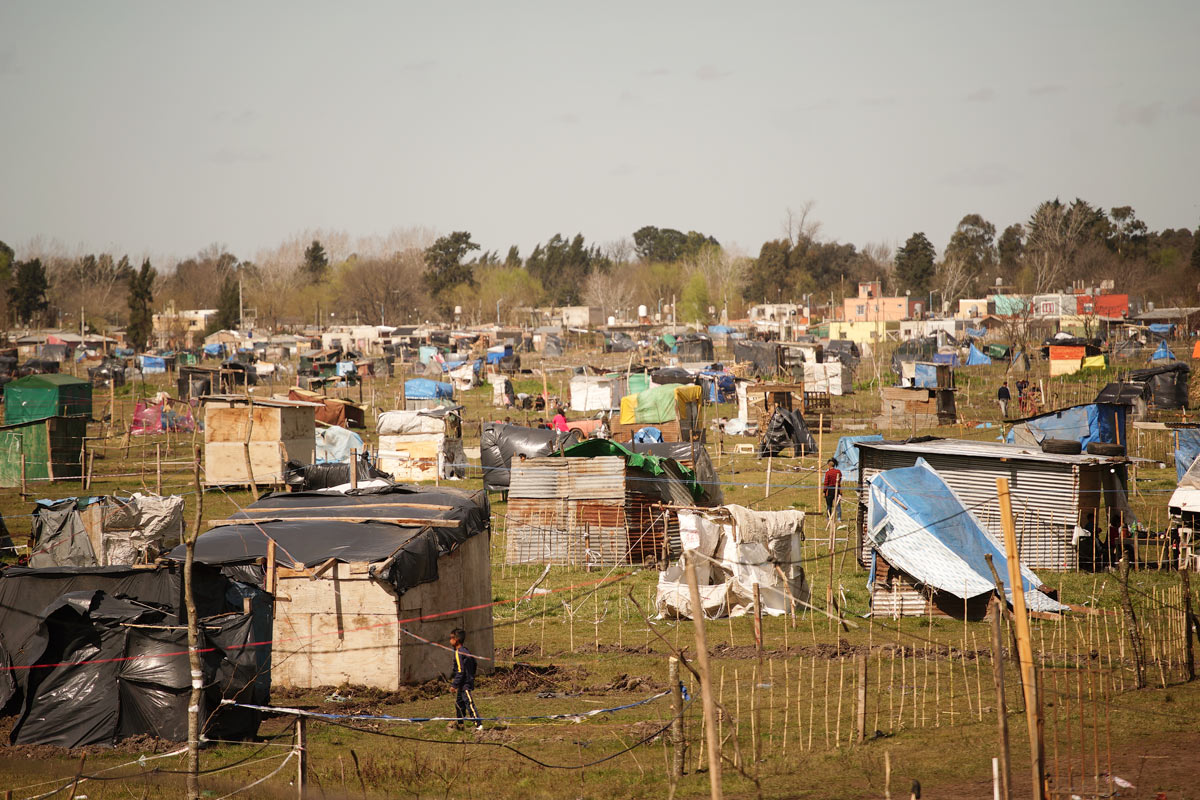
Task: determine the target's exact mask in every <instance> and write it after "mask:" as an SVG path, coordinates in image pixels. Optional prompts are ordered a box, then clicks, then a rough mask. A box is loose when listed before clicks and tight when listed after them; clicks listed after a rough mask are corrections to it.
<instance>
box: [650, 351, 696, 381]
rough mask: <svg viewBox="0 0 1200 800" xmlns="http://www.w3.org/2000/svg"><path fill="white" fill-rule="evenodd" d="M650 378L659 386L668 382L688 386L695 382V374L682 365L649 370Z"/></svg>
mask: <svg viewBox="0 0 1200 800" xmlns="http://www.w3.org/2000/svg"><path fill="white" fill-rule="evenodd" d="M710 357H711V354H710ZM697 360H699V359H697ZM650 380H652V381H654V383H656V384H657V385H659V386H665V385H666V384H668V383H675V384H681V385H684V386H688V385H691V384H694V383H695V382H696V376H695V375H693V374H692V373H690V372H688V371H687V370H686V369H684V368H682V367H660V368H659V369H652V370H650Z"/></svg>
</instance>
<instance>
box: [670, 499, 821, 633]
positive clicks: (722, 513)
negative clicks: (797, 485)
mask: <svg viewBox="0 0 1200 800" xmlns="http://www.w3.org/2000/svg"><path fill="white" fill-rule="evenodd" d="M679 537H680V540H681V542H682V544H683V549H684V551H685V553H695V554H696V557H697V561H696V563H697V569H696V578H697V581H698V582H699V583H700V595H701V598H700V604H701V605H702V606H703V607H704V614H705V616H706V617H708V618H710V619H711V618H714V617H721V616H731V617H737V616H741V615H743V614H746V613H748V612H750V611H751V610H753V602H754V586H755V584H757V585H758V589H759V597H760V599H761V601H762V611H763V613H764V614H770V615H776V616H777V615H780V614H786V613H787V612H788V609H789V607H790V605H791V602H790V601H791V599H795V600H797V601H802V602H807V601H808V584H807V582H806V581H805V578H804V569H803V567H802V566H801V563H800V552H801V551H800V547H801V542H802V541H803V539H804V512H803V511H791V510H788V511H753V510H751V509H749V508H745V507H744V506H737V505H728V506H719V507H717V508H714V509H709V510H705V511H680V512H679ZM781 572H782V575H781V574H780V573H781ZM654 605H655V608H656V610H657V611H658V614H659V616H660V617H676V618H681V619H691V617H692V607H691V596H690V594H689V591H688V586H687V581H686V577H685V575H684V572H683V569H682V566H681V564H674V565H672V566H670V567H669V568H668V569H667V570H666V571H665V572H663V573H662V574H661V575H660V576H659V580H658V594H657V597H656V598H655V601H654Z"/></svg>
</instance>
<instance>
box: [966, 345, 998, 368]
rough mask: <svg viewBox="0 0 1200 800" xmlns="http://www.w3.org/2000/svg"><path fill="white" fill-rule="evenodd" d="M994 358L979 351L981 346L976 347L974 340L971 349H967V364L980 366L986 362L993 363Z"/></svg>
mask: <svg viewBox="0 0 1200 800" xmlns="http://www.w3.org/2000/svg"><path fill="white" fill-rule="evenodd" d="M991 363H992V359H991V358H990V357H988V356H987V355H984V354H983V353H981V352H979V348H977V347H975V344H974V342H972V343H971V349H970V350H968V351H967V366H968V367H979V366H983V365H985V364H991Z"/></svg>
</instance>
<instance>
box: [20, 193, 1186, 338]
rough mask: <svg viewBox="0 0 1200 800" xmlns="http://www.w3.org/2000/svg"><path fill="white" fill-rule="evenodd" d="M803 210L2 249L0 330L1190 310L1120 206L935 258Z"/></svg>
mask: <svg viewBox="0 0 1200 800" xmlns="http://www.w3.org/2000/svg"><path fill="white" fill-rule="evenodd" d="M811 211H812V207H811V205H809V206H806V207H805V208H803V209H802V210H801V211H800V212H799V213H795V212H792V211H788V212H787V215H786V218H785V220H784V223H783V225H782V228H783V232H782V235H781V236H779V237H777V238H775V239H772V240H769V241H766V242H764V243H763V244H762V245H761V247H760V248H759V251H758V254H757V256H755V257H750V256H746V255H742V254H739V253H737V252H733V251H732V250H731V249H729V248H725V247H723V246H722V245H721V243H720V242H719V241H718V240H717V239H716V238H715V237H713V236H711V235H708V234H704V233H700V232H697V231H687V232H683V231H679V230H676V229H673V228H660V227H657V226H653V225H647V226H643V227H641V228H639V229H638V230H636V231H634V232H633V233H632V234H631V235H630V236H629V237H626V238H622V239H619V240H616V241H613V242H607V243H604V244H600V243H596V242H589V241H587V240H586V239H585V238H584V236H583V234H582V233H575V234H574V235H563V234H560V233H555V234H554V235H552V236H550V237H549V238H548V239H546V240H545V241H544V242H539V243H538V244H537V245H535V247H534V248H533V249H532V251H530V252H529V253H528V255H523V254H522V253H521V252H520V249H519V248H518V247H517V246H516V245H513V246H511V247H509V248H508V249H507V250H506V251H505V255H504V256H503V258H502V257H501V256H500V252H501V251H500V250H485V249H483V248H482V246H481V245H480V244H479V243H477V242H475V241H474V239H473V237H472V235H471V233H470V232H468V231H454V232H451V233H449V234H445V235H442V236H435V235H433V234H432V233H431V232H428V231H423V230H408V231H398V232H395V233H394V234H391V235H389V236H387V237H383V238H372V239H362V240H351V239H350V238H349V237H347V236H346V235H345V234H340V233H329V232H316V233H313V234H311V235H308V234H305V235H301V236H297V237H294V238H293V239H291V240H289V241H287V242H284V243H283V244H281V245H279V246H278V247H276V248H275V249H273V250H267V251H263V252H261V253H259V254H257V255H256V257H255V258H254V259H242V258H239V257H238V256H236V255H234V254H233V253H231V252H229V251H228V249H227V248H225V247H223V246H220V245H213V246H210V247H208V248H205V249H204V250H202V251H201V252H199V253H197V254H196V255H195V256H191V257H189V258H185V259H183V260H181V261H179V262H177V263H175V264H174V265H171V266H169V267H167V268H166V269H164V270H159V269H156V268H155V267H154V266H152V265H151V264H150V261H149V260H148V259H146V260H143V262H142V264H141V267H140V268H135V267H134V266H133V264H132V262H131V260H130V258H129V257H128V256H117V255H115V254H110V253H100V254H85V255H82V256H79V255H75V256H68V255H64V254H61V253H54V252H37V253H34V252H31V253H29V254H27V255H26V256H25V257H24V258H21V259H18V258H17V254H16V253H15V252H14V250H13V249H12V248H11V247H9V246H8V245H6V244H4V243H3V242H0V326H3V327H4V328H13V327H23V326H43V325H45V326H53V325H56V324H58V323H60V322H62V324H63V325H64V327H68V328H69V327H73V326H74V327H77V326H78V321H79V319H80V314H81V313H82V315H83V317H84V318H85V319H86V320H87V326H88V328H89V329H90V330H93V331H96V332H104V331H106V330H112V329H114V328H118V327H124V328H125V330H126V337H127V339H128V341H130V342H131V343H133V344H134V345H135V346H139V347H141V346H145V345H146V344H147V343H149V342H150V335H151V328H152V325H151V314H152V313H154V312H155V311H163V310H165V309H167V308H169V307H173V308H175V309H177V310H183V309H201V308H207V309H216V311H217V313H216V315H215V317H214V318H213V320H212V323H211V325H210V329H211V330H217V329H222V328H234V327H237V326H238V324H239V320H240V319H241V318H242V314H243V311H245V315H246V317H247V318H250V319H253V320H255V324H256V325H257V326H258V327H260V328H266V329H270V330H272V331H278V330H283V329H288V328H299V327H303V326H306V325H312V324H315V325H318V326H321V327H324V326H327V325H330V324H341V323H348V322H359V323H364V324H367V323H369V324H405V323H408V324H414V323H420V322H424V321H438V320H449V319H451V318H452V317H453V316H454V312H455V310H456V309H457V310H458V311H459V312H460V316H459V319H460V320H461V321H462V322H464V323H482V322H489V321H497V320H498V321H500V322H501V323H505V324H512V323H522V322H530V321H536V319H537V318H536V316H535V315H534V314H532V313H531V309H534V308H537V307H539V306H562V305H580V304H586V305H592V306H599V307H600V308H602V309H603V310H604V312H605V313H606V314H613V315H616V316H619V317H625V318H631V317H633V316H635V314H636V309H637V307H638V306H639V305H645V306H647V307H648V312H649V314H650V315H651V316H653V315H655V314H661V313H662V312H663V311H664V310H665V309H667V308H668V307H669V306H671V305H672V304H674V312H675V319H677V320H678V321H679V322H683V323H706V322H713V321H717V320H719V319H721V318H723V317H728V318H729V319H736V318H740V317H742V316H744V314H745V311H746V309H747V307H748V306H749V305H752V304H755V303H762V302H807V303H809V304H811V305H813V306H818V307H819V306H822V305H824V304H825V303H826V302H832V303H834V304H835V305H836V304H837V303H839V302H840V300H841V298H842V297H844V296H850V295H853V294H855V292H856V290H857V283H858V282H859V281H868V280H877V279H878V280H881V281H882V282H883V283H884V290H885V292H887V293H890V294H903V293H905V292H908V293H910V294H912V295H914V296H918V297H924V296H926V295H936V296H937V297H938V300H939V301H940V303H945V304H948V305H949V306H950V308H951V309H953V307H954V303H955V301H957V300H958V299H960V298H963V297H979V296H982V295H984V294H986V293H990V292H993V291H996V290H997V287H1000V288H999V290H1001V291H1005V292H1009V293H1016V294H1036V293H1044V292H1049V291H1057V290H1059V289H1063V288H1066V287H1067V286H1069V285H1071V284H1072V283H1073V282H1076V281H1083V282H1085V284H1086V285H1087V286H1093V285H1098V284H1099V283H1100V281H1102V280H1111V281H1112V282H1113V285H1114V290H1115V291H1126V292H1128V293H1130V294H1134V295H1138V296H1142V297H1144V298H1146V299H1154V300H1158V301H1159V302H1162V303H1166V304H1179V305H1184V304H1188V303H1193V302H1195V300H1196V297H1197V285H1198V283H1200V229H1198V230H1197V231H1195V232H1193V231H1190V230H1188V229H1183V228H1181V229H1170V228H1168V229H1164V230H1159V231H1155V230H1151V229H1150V228H1149V226H1148V225H1147V224H1146V223H1145V222H1144V221H1142V220H1141V219H1139V218H1138V217H1137V215H1136V213H1135V212H1134V210H1133V209H1132V208H1131V207H1129V206H1121V207H1114V208H1110V209H1103V208H1100V207H1097V206H1095V205H1093V204H1091V203H1088V202H1087V201H1085V200H1082V199H1079V198H1076V199H1075V200H1073V201H1071V202H1063V201H1061V200H1059V199H1053V200H1047V201H1045V202H1042V203H1039V204H1038V205H1037V206H1036V207H1035V208H1034V210H1033V212H1032V213H1031V214H1030V216H1029V217H1028V218H1027V219H1026V220H1023V221H1021V222H1014V223H1011V224H1009V225H1007V226H1006V227H1004V228H1003V230H1000V232H999V235H997V231H998V228H997V226H996V225H995V224H993V223H992V222H991V221H989V220H987V219H985V218H983V217H982V216H981V215H979V214H975V213H972V214H966V215H965V216H963V217H962V219H961V220H960V221H959V222H958V225H957V226H956V227H955V229H954V231H953V233H952V234H951V236H950V238H949V241H948V242H947V243H946V245H945V246H944V247H943V249H942V250H941V252H940V253H939V251H938V249H937V248H936V247H935V246H934V244H933V243H932V242H931V241H930V240H929V238H928V237H927V236H926V235H925V233H923V232H920V231H918V232H914V233H913V234H912V235H911V236H909V237H908V238H907V239H906V241H904V242H903V244H901V245H900V246H899V247H897V248H895V249H894V250H893V249H892V248H891V247H890V246H888V245H886V244H879V243H868V244H865V245H863V246H861V247H860V246H856V245H854V244H851V243H845V242H837V241H831V240H827V239H824V238H823V237H822V236H821V231H820V225H819V223H817V222H816V221H815V219H813V216H812V213H811ZM935 305H937V304H935ZM663 318H664V319H665V318H666V317H665V316H664V317H663ZM68 322H71V323H73V325H68V324H67V323H68Z"/></svg>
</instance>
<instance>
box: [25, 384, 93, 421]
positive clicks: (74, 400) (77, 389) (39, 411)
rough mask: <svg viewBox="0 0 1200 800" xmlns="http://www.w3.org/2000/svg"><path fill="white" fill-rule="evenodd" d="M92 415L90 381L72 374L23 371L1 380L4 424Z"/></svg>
mask: <svg viewBox="0 0 1200 800" xmlns="http://www.w3.org/2000/svg"><path fill="white" fill-rule="evenodd" d="M91 415H92V384H91V382H90V381H86V380H84V379H82V378H76V377H74V376H72V375H62V374H59V373H55V374H53V375H26V376H25V377H24V378H17V379H16V380H15V381H9V382H8V383H6V384H4V424H5V425H16V424H18V423H21V422H33V421H35V420H39V419H46V418H47V417H75V416H84V417H90V416H91Z"/></svg>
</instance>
